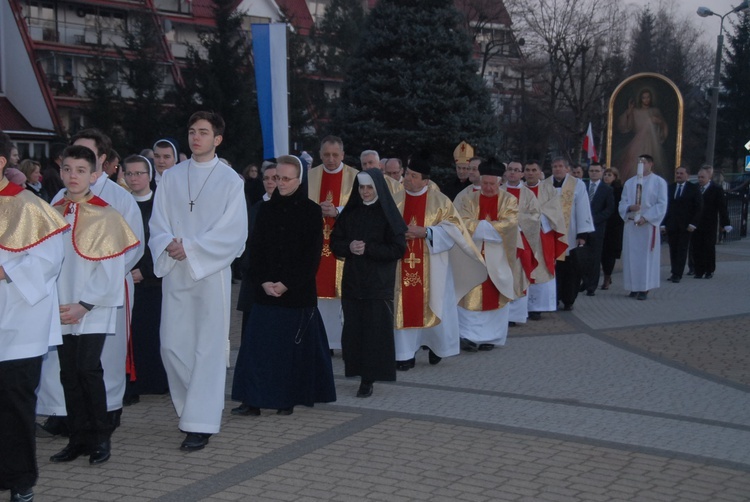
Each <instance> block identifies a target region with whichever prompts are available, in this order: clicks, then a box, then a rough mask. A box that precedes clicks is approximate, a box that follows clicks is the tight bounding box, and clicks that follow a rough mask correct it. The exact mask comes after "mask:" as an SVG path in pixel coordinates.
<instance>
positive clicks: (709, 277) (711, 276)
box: [706, 274, 714, 279]
mask: <svg viewBox="0 0 750 502" xmlns="http://www.w3.org/2000/svg"><path fill="white" fill-rule="evenodd" d="M713 276H714V274H706V279H711V278H713Z"/></svg>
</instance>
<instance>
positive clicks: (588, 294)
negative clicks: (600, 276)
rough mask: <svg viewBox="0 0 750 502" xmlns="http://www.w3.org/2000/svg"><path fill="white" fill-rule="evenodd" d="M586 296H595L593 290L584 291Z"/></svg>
mask: <svg viewBox="0 0 750 502" xmlns="http://www.w3.org/2000/svg"><path fill="white" fill-rule="evenodd" d="M586 296H596V292H595V291H586Z"/></svg>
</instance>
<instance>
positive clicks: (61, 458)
mask: <svg viewBox="0 0 750 502" xmlns="http://www.w3.org/2000/svg"><path fill="white" fill-rule="evenodd" d="M88 453H89V449H88V448H86V447H85V446H84V445H82V444H70V443H68V446H66V447H65V448H63V449H62V450H60V451H59V452H57V453H55V454H54V455H52V456H51V457H50V458H49V461H50V462H72V461H73V460H75V459H77V458H78V457H80V456H81V455H86V454H88Z"/></svg>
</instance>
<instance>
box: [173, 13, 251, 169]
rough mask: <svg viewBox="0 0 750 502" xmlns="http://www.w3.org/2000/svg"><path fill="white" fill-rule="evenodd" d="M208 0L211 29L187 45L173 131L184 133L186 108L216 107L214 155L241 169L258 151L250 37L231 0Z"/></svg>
mask: <svg viewBox="0 0 750 502" xmlns="http://www.w3.org/2000/svg"><path fill="white" fill-rule="evenodd" d="M213 3H214V12H215V20H216V27H215V29H213V30H211V31H208V32H206V33H204V34H203V35H201V38H200V44H199V46H197V47H191V48H190V49H189V50H188V67H187V68H186V70H185V73H184V74H185V88H184V89H182V90H181V92H180V97H179V102H178V106H177V108H176V110H175V113H176V114H177V116H178V117H179V120H180V122H179V123H181V124H183V125H182V127H183V128H184V129H182V131H180V135H179V136H178V137H181V138H186V137H187V120H188V118H189V117H190V115H191V114H192V113H194V112H196V111H198V110H211V111H215V112H217V113H219V114H220V115H221V116H222V117H223V118H224V122H225V123H226V131H225V133H224V140H223V142H222V144H221V145H220V146H219V148H218V155H219V156H221V157H224V158H226V159H227V160H229V162H231V163H232V165H233V167H235V169H237V170H242V168H243V167H244V166H245V165H246V164H248V163H249V162H257V161H258V159H260V158H262V155H263V144H262V141H261V134H260V122H259V119H258V103H257V100H256V97H255V95H254V91H255V73H254V71H253V67H252V62H251V55H250V42H249V41H248V40H247V37H246V35H245V33H244V32H243V30H242V18H241V16H240V15H239V14H238V13H236V12H235V11H234V5H235V4H236V2H234V1H233V0H214V2H213Z"/></svg>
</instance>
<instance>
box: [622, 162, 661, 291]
mask: <svg viewBox="0 0 750 502" xmlns="http://www.w3.org/2000/svg"><path fill="white" fill-rule="evenodd" d="M637 182H638V180H637V177H633V178H630V179H629V180H628V181H626V182H625V186H624V187H623V190H622V199H620V206H619V211H620V217H621V218H622V219H623V220H624V221H625V228H624V230H623V235H622V275H623V280H622V284H623V286H624V288H625V289H626V290H628V291H649V290H651V289H654V288H658V287H659V283H660V279H659V273H660V270H659V269H660V266H661V235H660V232H659V225H661V221H662V220H663V219H664V215H665V214H666V213H667V200H668V199H667V182H666V181H665V180H664V178H661V177H660V176H657V175H656V174H649V175H648V176H644V177H643V191H642V195H641V216H643V217H644V218H645V219H646V223H645V224H643V225H636V224H635V220H634V218H635V215H634V213H632V212H628V207H629V206H632V205H633V204H635V198H636V187H637Z"/></svg>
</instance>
